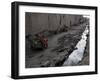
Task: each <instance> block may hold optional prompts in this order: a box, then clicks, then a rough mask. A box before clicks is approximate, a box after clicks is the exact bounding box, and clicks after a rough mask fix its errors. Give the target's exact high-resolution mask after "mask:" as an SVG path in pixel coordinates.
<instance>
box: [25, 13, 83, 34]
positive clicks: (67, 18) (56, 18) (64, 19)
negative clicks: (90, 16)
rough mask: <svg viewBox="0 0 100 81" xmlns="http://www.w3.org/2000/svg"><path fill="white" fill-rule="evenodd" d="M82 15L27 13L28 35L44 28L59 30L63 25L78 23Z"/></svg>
mask: <svg viewBox="0 0 100 81" xmlns="http://www.w3.org/2000/svg"><path fill="white" fill-rule="evenodd" d="M80 18H82V16H81V15H65V14H47V13H26V21H25V22H26V35H27V34H36V33H38V32H41V31H43V30H57V29H59V28H61V27H63V26H66V27H71V25H74V24H78V23H79V20H80Z"/></svg>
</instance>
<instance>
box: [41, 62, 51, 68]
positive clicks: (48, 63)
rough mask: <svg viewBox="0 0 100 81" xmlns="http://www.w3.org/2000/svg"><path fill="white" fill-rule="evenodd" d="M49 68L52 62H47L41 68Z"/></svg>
mask: <svg viewBox="0 0 100 81" xmlns="http://www.w3.org/2000/svg"><path fill="white" fill-rule="evenodd" d="M49 66H50V61H46V62H44V63H43V64H42V65H41V66H40V67H49Z"/></svg>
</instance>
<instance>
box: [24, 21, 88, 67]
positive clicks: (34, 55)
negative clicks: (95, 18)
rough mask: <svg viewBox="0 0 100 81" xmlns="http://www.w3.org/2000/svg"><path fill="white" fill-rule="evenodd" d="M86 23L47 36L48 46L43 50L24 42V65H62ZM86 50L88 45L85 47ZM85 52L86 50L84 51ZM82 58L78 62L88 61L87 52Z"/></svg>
mask: <svg viewBox="0 0 100 81" xmlns="http://www.w3.org/2000/svg"><path fill="white" fill-rule="evenodd" d="M85 26H86V23H83V24H80V25H77V26H72V27H71V28H70V29H69V30H68V31H67V32H62V33H59V34H55V35H53V36H51V37H48V48H46V49H44V50H32V49H30V47H29V45H28V42H27V43H26V58H25V67H26V68H34V67H54V66H62V64H63V62H64V60H65V59H66V57H68V56H69V55H70V53H71V52H72V51H73V50H74V49H75V48H74V47H75V46H76V44H77V43H78V41H79V40H80V39H81V34H82V32H83V31H84V30H85ZM86 49H87V50H86V51H88V49H89V47H87V48H86ZM85 53H87V52H85ZM84 55H86V56H85V58H83V60H82V62H80V64H81V65H82V64H87V63H89V62H87V61H89V60H88V59H89V53H88V54H84Z"/></svg>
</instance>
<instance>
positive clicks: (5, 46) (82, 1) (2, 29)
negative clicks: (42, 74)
mask: <svg viewBox="0 0 100 81" xmlns="http://www.w3.org/2000/svg"><path fill="white" fill-rule="evenodd" d="M12 1H14V0H1V1H0V81H13V79H11V78H10V68H11V67H10V65H11V63H10V62H11V5H10V4H11V2H12ZM17 1H20V0H17ZM21 1H30V2H43V3H58V4H71V5H77V4H78V5H88V6H98V7H99V9H98V10H100V0H21ZM98 14H100V11H99V13H98ZM98 18H99V19H98V21H100V15H99V16H98ZM99 26H100V24H99ZM99 26H98V30H100V27H99ZM99 34H100V31H99ZM99 34H98V35H99ZM98 41H100V37H99V38H98ZM98 45H100V43H98ZM98 48H100V47H98ZM99 53H100V51H99ZM99 53H98V57H100V54H99ZM98 61H99V62H100V58H99V60H98ZM98 64H99V67H98V68H100V63H98ZM99 71H100V70H99ZM99 80H100V74H98V75H82V76H66V77H55V78H54V77H53V78H39V79H34V81H99ZM21 81H22V80H21ZM26 81H33V79H26Z"/></svg>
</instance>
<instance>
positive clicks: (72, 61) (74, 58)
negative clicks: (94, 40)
mask: <svg viewBox="0 0 100 81" xmlns="http://www.w3.org/2000/svg"><path fill="white" fill-rule="evenodd" d="M88 32H89V30H88V25H86V28H85V30H84V32H83V33H82V36H81V37H82V38H81V40H80V41H79V42H78V43H77V45H76V47H75V48H77V49H75V50H74V51H73V52H72V53H71V54H70V55H69V57H68V58H67V59H66V60H65V62H64V64H63V66H71V65H77V64H78V63H79V62H80V61H81V60H82V58H83V54H84V51H85V47H86V40H87V34H88Z"/></svg>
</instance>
